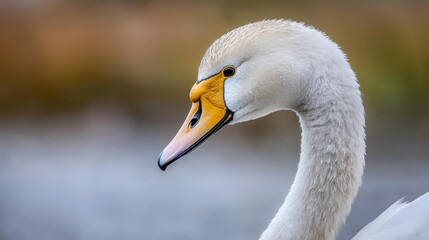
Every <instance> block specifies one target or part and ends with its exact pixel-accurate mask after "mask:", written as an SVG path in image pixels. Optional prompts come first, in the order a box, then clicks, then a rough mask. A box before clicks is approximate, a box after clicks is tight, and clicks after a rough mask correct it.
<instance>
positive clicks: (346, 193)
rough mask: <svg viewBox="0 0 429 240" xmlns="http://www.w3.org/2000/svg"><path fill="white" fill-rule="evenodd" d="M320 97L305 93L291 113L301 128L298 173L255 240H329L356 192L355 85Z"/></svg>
mask: <svg viewBox="0 0 429 240" xmlns="http://www.w3.org/2000/svg"><path fill="white" fill-rule="evenodd" d="M352 80H353V81H355V79H354V78H353V79H352ZM321 94H322V95H323V94H324V93H318V92H314V93H310V94H309V95H308V96H312V98H313V99H309V100H308V101H306V102H305V103H304V104H302V106H300V107H298V109H297V112H298V116H299V118H300V122H301V128H302V139H301V141H302V142H301V156H300V162H299V166H298V171H297V174H296V176H295V180H294V182H293V184H292V186H291V188H290V190H289V194H288V196H287V197H286V200H285V202H284V203H283V205H282V206H281V208H280V209H279V211H278V213H277V214H276V216H275V217H274V219H273V220H272V221H271V223H270V225H269V226H268V228H267V229H266V230H265V232H264V233H263V234H262V236H261V238H260V239H261V240H273V239H278V240H280V239H282V240H283V239H309V240H310V239H311V240H314V239H318V240H331V239H334V238H335V234H336V232H337V230H338V228H339V227H340V225H341V224H342V223H343V222H344V220H345V218H346V216H347V214H348V213H349V211H350V208H351V204H352V202H353V200H354V198H355V196H356V194H357V192H358V188H359V186H360V184H361V177H362V174H363V167H364V154H365V142H364V138H365V133H364V110H363V106H362V101H361V97H360V91H359V89H358V85H357V83H356V84H352V85H351V87H350V86H349V87H345V89H341V91H335V92H326V93H325V96H320V95H321ZM322 99H323V101H321V100H322ZM313 100H314V101H313Z"/></svg>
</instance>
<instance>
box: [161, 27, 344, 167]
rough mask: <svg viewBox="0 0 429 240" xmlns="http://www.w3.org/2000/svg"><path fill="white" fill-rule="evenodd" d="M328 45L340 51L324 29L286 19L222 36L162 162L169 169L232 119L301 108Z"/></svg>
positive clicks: (209, 53)
mask: <svg viewBox="0 0 429 240" xmlns="http://www.w3.org/2000/svg"><path fill="white" fill-rule="evenodd" d="M320 42H322V44H321V43H320ZM323 43H325V44H323ZM325 48H328V49H331V48H332V49H333V51H334V52H335V51H337V52H338V51H339V50H338V47H337V45H336V44H335V43H333V42H332V41H330V40H329V39H328V38H327V37H325V35H324V34H323V33H321V32H319V31H317V30H315V29H314V28H311V27H307V26H305V25H304V24H302V23H297V22H292V21H286V20H264V21H260V22H256V23H251V24H247V25H244V26H241V27H239V28H236V29H234V30H232V31H231V32H228V33H227V34H225V35H223V36H222V37H220V38H219V39H217V40H216V41H215V42H214V43H213V44H212V45H211V46H210V47H209V48H208V49H207V51H206V53H205V55H204V57H203V58H202V60H201V63H200V67H199V70H198V80H197V81H196V83H195V84H194V86H193V87H192V89H191V91H190V101H191V102H192V107H191V110H190V112H189V114H188V116H187V117H186V119H185V122H184V123H183V125H182V127H181V128H180V130H179V131H178V133H177V135H176V136H175V137H174V138H173V140H172V141H171V142H170V143H169V145H168V146H167V147H166V148H165V149H164V151H163V152H162V153H161V154H160V156H159V159H158V165H159V167H160V168H161V169H162V170H165V169H166V167H167V166H168V165H169V164H171V163H173V162H174V161H175V160H177V159H179V158H180V157H182V156H184V155H185V154H187V153H189V152H190V151H192V150H193V149H195V148H196V147H197V146H198V145H200V144H201V143H202V142H203V141H204V140H206V139H207V138H208V137H209V136H211V135H212V134H213V133H215V132H216V131H218V130H219V129H220V128H222V127H223V126H225V125H227V124H234V123H238V122H243V121H248V120H252V119H256V118H259V117H262V116H265V115H267V114H269V113H271V112H274V111H278V110H283V109H292V110H297V108H298V107H299V105H300V104H301V102H302V98H304V97H305V94H304V92H305V91H307V92H308V89H307V88H308V87H306V86H309V85H315V84H314V83H312V84H309V81H311V80H309V79H312V77H309V76H311V75H312V74H313V72H314V71H315V69H314V68H315V67H316V68H317V64H315V62H317V61H319V62H317V63H318V64H319V63H320V61H322V62H323V61H326V59H329V58H331V56H323V55H324V51H325V50H324V49H325ZM327 53H329V52H327ZM339 54H340V55H342V53H341V51H339Z"/></svg>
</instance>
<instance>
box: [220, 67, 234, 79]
mask: <svg viewBox="0 0 429 240" xmlns="http://www.w3.org/2000/svg"><path fill="white" fill-rule="evenodd" d="M234 74H235V67H232V66H229V67H225V68H224V69H223V75H224V76H225V77H232V76H234Z"/></svg>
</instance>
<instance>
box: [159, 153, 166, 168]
mask: <svg viewBox="0 0 429 240" xmlns="http://www.w3.org/2000/svg"><path fill="white" fill-rule="evenodd" d="M162 153H163V152H161V154H159V157H158V167H159V169H161V170H162V171H165V169H167V165H168V164H165V165H162V164H161V156H162Z"/></svg>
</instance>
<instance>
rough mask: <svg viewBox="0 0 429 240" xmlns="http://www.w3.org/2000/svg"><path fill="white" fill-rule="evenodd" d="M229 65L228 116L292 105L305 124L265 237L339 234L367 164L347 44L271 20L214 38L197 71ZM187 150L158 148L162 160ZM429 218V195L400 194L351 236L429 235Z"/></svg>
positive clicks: (240, 117) (243, 117) (324, 239)
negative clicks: (293, 169)
mask: <svg viewBox="0 0 429 240" xmlns="http://www.w3.org/2000/svg"><path fill="white" fill-rule="evenodd" d="M225 66H234V67H235V68H236V73H235V75H233V76H231V77H228V78H226V80H225V82H224V88H223V91H224V92H223V98H224V102H225V105H226V109H228V110H229V111H231V112H232V113H233V119H232V121H231V123H232V124H234V123H238V122H242V121H247V120H252V119H256V118H259V117H262V116H265V115H267V114H269V113H272V112H275V111H279V110H285V109H289V110H293V111H295V112H296V113H297V115H298V117H299V120H300V123H301V128H302V139H301V155H300V162H299V166H298V171H297V174H296V176H295V180H294V182H293V184H292V186H291V188H290V190H289V193H288V195H287V197H286V199H285V201H284V203H283V205H282V206H281V207H280V209H279V210H278V212H277V214H276V215H275V217H274V218H273V220H272V221H271V223H270V224H269V226H268V228H267V229H266V230H265V231H264V233H263V234H262V235H261V237H260V240H283V239H303V240H305V239H309V240H313V239H320V240H330V239H334V238H335V235H336V233H337V231H338V229H339V227H340V226H341V224H342V223H343V222H344V221H345V219H346V216H347V215H348V213H349V211H350V208H351V205H352V202H353V200H354V198H355V196H356V194H357V192H358V189H359V186H360V185H361V178H362V175H363V169H364V164H365V161H364V155H365V129H364V126H365V117H364V108H363V104H362V98H361V92H360V90H359V84H358V82H357V79H356V76H355V74H354V72H353V70H352V69H351V67H350V64H349V63H348V61H347V58H346V57H345V55H344V53H343V52H342V51H341V50H340V48H339V47H338V45H337V44H336V43H334V42H333V41H332V40H330V39H329V38H328V37H327V36H326V35H325V34H323V33H322V32H320V31H318V30H316V29H314V28H312V27H309V26H305V25H304V24H302V23H297V22H293V21H286V20H265V21H261V22H256V23H252V24H248V25H245V26H242V27H239V28H237V29H234V30H232V31H231V32H229V33H227V34H225V35H224V36H222V37H221V38H219V39H218V40H216V41H215V42H214V43H213V44H212V45H211V46H210V47H209V49H208V50H207V52H206V54H205V55H204V57H203V59H202V61H201V64H200V68H199V72H198V79H199V80H205V79H208V78H210V76H215V75H216V74H220V73H221V72H222V69H224V67H225ZM198 84H199V83H198V82H197V84H196V86H194V88H198ZM210 94H214V93H210V92H209V93H208V95H207V98H210V96H211V95H210ZM203 96H206V95H203ZM200 104H201V103H200ZM200 107H201V105H200ZM204 111H205V110H204V106H203V108H202V112H203V113H204ZM198 117H199V116H198ZM184 126H185V127H186V122H185V125H184ZM191 130H192V129H190V128H189V131H191ZM192 147H194V145H192ZM171 148H172V147H171ZM176 148H177V147H176ZM178 149H179V150H180V148H178ZM179 150H175V151H176V153H177V152H179ZM169 152H173V151H171V150H169ZM187 152H188V150H187V151H186V152H185V153H187ZM176 153H175V154H176ZM185 153H184V154H185ZM184 154H179V155H180V156H178V157H175V156H173V155H172V156H170V157H169V156H164V155H165V154H164V155H163V154H161V156H160V159H159V164H160V167H161V168H162V169H165V167H166V166H167V165H168V164H170V163H171V162H172V161H174V160H176V159H177V158H179V157H181V156H182V155H184ZM170 155H171V154H170ZM176 155H177V154H176ZM173 157H174V159H173ZM171 159H173V160H171ZM170 160H171V161H170ZM169 161H170V162H169ZM428 218H429V194H426V195H424V196H422V197H421V198H419V199H417V200H415V201H414V202H412V203H409V204H405V203H402V202H401V201H398V202H397V203H395V204H393V205H392V206H391V207H390V208H389V209H387V210H386V211H385V212H384V213H383V214H382V215H380V217H379V218H377V219H376V220H374V221H373V222H372V223H370V224H369V225H368V226H367V227H365V228H364V229H363V230H362V231H361V232H359V234H358V235H357V236H356V237H355V238H354V239H356V240H359V239H429V230H428V228H429V219H428Z"/></svg>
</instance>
